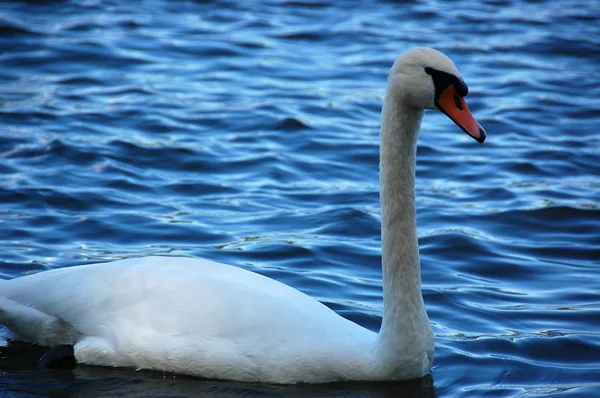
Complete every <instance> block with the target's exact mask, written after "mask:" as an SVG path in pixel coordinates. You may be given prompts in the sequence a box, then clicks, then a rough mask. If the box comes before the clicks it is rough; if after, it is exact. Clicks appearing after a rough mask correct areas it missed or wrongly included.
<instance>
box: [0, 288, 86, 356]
mask: <svg viewBox="0 0 600 398" xmlns="http://www.w3.org/2000/svg"><path fill="white" fill-rule="evenodd" d="M0 324H2V325H4V326H6V327H7V328H8V329H9V330H10V331H11V332H12V333H13V335H14V337H15V338H16V339H18V340H25V341H29V342H32V343H36V344H39V345H42V346H48V347H51V346H55V345H59V344H73V343H74V342H75V339H76V336H77V332H76V331H75V330H74V329H73V328H72V327H71V326H70V325H69V324H68V323H66V322H65V321H63V320H62V319H59V318H56V317H54V316H52V315H48V314H45V313H43V312H41V311H39V310H37V309H35V308H32V307H28V306H26V305H23V304H21V303H18V302H16V301H13V300H11V299H9V298H7V297H5V296H3V295H0Z"/></svg>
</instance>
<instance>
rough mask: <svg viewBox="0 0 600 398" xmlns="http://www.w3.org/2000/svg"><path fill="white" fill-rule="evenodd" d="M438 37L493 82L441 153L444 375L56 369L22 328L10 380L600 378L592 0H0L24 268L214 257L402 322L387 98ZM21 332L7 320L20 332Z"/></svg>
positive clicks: (9, 358) (430, 143) (593, 388)
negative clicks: (479, 133)
mask: <svg viewBox="0 0 600 398" xmlns="http://www.w3.org/2000/svg"><path fill="white" fill-rule="evenodd" d="M415 46H433V47H436V48H438V49H439V50H442V51H444V52H445V53H447V54H448V55H449V56H450V57H451V58H452V59H453V60H454V61H455V63H456V64H457V65H458V67H459V69H460V70H461V73H462V75H463V77H464V79H465V81H466V82H467V84H468V85H469V88H470V94H469V97H468V103H469V107H470V109H471V110H472V112H473V113H474V114H475V116H476V118H477V119H478V121H479V122H480V123H481V124H482V125H483V126H484V127H485V129H486V130H487V132H488V140H487V141H486V142H485V144H483V145H479V144H477V143H476V142H475V141H474V140H472V139H471V138H469V137H468V136H467V135H466V134H464V133H462V132H461V131H460V129H459V128H458V127H456V126H455V125H454V124H453V123H452V122H451V121H449V120H448V119H447V118H446V117H445V116H443V115H441V114H439V113H435V112H429V113H427V114H426V117H425V120H424V124H423V128H422V132H421V137H420V141H419V147H418V168H417V187H416V191H417V206H418V209H417V211H418V220H417V221H418V231H419V241H420V247H421V262H422V270H423V295H424V298H425V302H426V305H427V309H428V314H429V317H430V319H431V321H432V326H433V329H434V332H435V335H436V354H435V361H434V367H433V370H432V374H431V376H429V377H426V378H424V379H422V380H417V381H413V382H408V383H387V384H373V383H351V384H341V385H325V386H288V387H285V386H269V385H260V384H239V383H229V382H215V381H204V380H198V379H191V378H182V377H180V376H176V375H165V374H157V373H156V372H145V371H140V372H135V371H131V370H122V369H103V368H93V367H92V368H90V367H78V368H76V369H75V370H74V371H57V372H49V371H38V370H36V360H37V358H38V357H39V355H40V353H43V350H42V351H40V349H39V348H38V347H32V346H28V345H23V344H16V343H9V342H8V341H7V340H6V338H5V337H0V345H3V347H0V374H1V375H2V378H1V379H0V391H1V392H0V395H1V396H11V397H20V396H23V397H25V396H27V397H29V396H59V395H60V394H64V395H60V396H70V395H72V396H125V397H131V396H200V395H202V396H215V397H216V396H218V397H221V396H225V397H231V396H254V395H262V396H299V397H300V396H373V397H382V396H385V397H397V396H415V397H420V396H436V395H438V396H441V397H481V396H494V397H508V396H511V397H512V396H515V397H532V396H546V395H548V396H570V397H586V396H596V395H598V394H600V209H599V206H600V177H599V176H600V6H599V5H598V2H597V1H595V0H589V1H571V0H553V1H508V0H505V1H503V0H495V1H485V2H483V1H479V0H469V1H461V2H455V1H448V2H442V1H434V0H423V1H407V2H402V3H397V2H392V1H366V0H365V1H344V2H341V1H339V2H334V1H327V0H315V1H311V0H305V1H275V0H273V1H256V2H237V1H231V2H229V1H219V2H212V1H168V0H147V1H139V2H134V1H126V0H112V1H100V0H87V1H56V2H50V1H33V0H32V1H11V2H2V3H1V4H0V122H1V128H0V277H2V278H12V277H18V276H20V275H25V274H29V273H33V272H38V271H43V270H46V269H51V268H58V267H68V266H72V265H77V264H86V263H92V262H100V261H109V260H115V259H120V258H127V257H137V256H143V255H151V254H152V255H167V256H192V257H205V258H209V259H213V260H217V261H221V262H226V263H230V264H234V265H237V266H239V267H243V268H246V269H250V270H253V271H256V272H259V273H262V274H264V275H267V276H269V277H272V278H274V279H277V280H280V281H282V282H284V283H287V284H289V285H291V286H294V287H296V288H298V289H300V290H302V291H304V292H306V293H308V294H309V295H311V296H313V297H315V298H317V299H318V300H320V301H322V302H324V303H325V304H327V305H328V306H330V307H332V308H334V309H335V310H336V311H338V312H339V313H340V314H342V315H343V316H345V317H347V318H349V319H352V320H353V321H356V322H358V323H360V324H361V325H364V326H365V327H367V328H370V329H372V330H378V328H379V325H380V322H381V315H382V300H381V271H380V262H381V257H380V255H381V253H380V237H379V228H380V223H379V202H378V145H379V140H378V131H379V112H380V110H381V105H382V98H383V95H384V92H385V87H386V75H387V72H388V70H389V68H390V66H391V64H392V62H393V60H394V59H395V57H396V56H397V55H399V54H400V53H402V52H403V51H405V50H407V49H410V48H412V47H415ZM2 335H4V333H2Z"/></svg>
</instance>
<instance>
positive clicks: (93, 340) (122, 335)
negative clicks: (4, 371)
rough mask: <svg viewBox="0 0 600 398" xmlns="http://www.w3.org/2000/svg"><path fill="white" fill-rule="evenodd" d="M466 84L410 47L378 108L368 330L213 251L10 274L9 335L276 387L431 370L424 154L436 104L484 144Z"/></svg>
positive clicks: (109, 361) (2, 306)
mask: <svg viewBox="0 0 600 398" xmlns="http://www.w3.org/2000/svg"><path fill="white" fill-rule="evenodd" d="M467 92H468V89H467V86H466V85H465V83H464V81H463V79H462V78H461V76H460V74H459V73H458V70H457V68H456V66H455V65H454V63H453V62H452V61H451V60H450V59H449V58H448V57H447V56H446V55H444V54H442V53H441V52H439V51H437V50H434V49H431V48H417V49H413V50H410V51H408V52H405V53H404V54H402V55H400V56H399V57H398V58H397V59H396V61H395V62H394V64H393V66H392V68H391V70H390V73H389V76H388V87H387V92H386V95H385V101H384V105H383V109H382V113H381V115H382V116H381V120H382V124H381V134H380V138H381V146H380V152H381V153H380V155H381V162H380V184H381V194H380V201H381V224H382V239H381V244H382V268H383V272H382V275H383V322H382V325H381V330H380V332H379V333H375V332H373V331H370V330H367V329H365V328H363V327H361V326H359V325H357V324H355V323H353V322H351V321H349V320H347V319H345V318H343V317H341V316H340V315H338V314H337V313H335V312H334V311H332V310H331V309H329V308H328V307H326V306H325V305H324V304H322V303H320V302H318V301H317V300H315V299H313V298H311V297H309V296H308V295H306V294H304V293H301V292H300V291H298V290H296V289H294V288H292V287H289V286H287V285H285V284H283V283H280V282H277V281H275V280H273V279H269V278H267V277H265V276H262V275H259V274H257V273H254V272H251V271H247V270H244V269H241V268H237V267H234V266H230V265H225V264H221V263H217V262H213V261H209V260H205V259H193V258H178V257H159V256H154V257H145V258H130V259H124V260H118V261H114V262H109V263H99V264H89V265H80V266H73V267H67V268H60V269H53V270H48V271H44V272H40V273H37V274H32V275H27V276H22V277H19V278H14V279H10V280H2V281H0V324H3V325H5V327H6V328H8V329H9V332H10V333H11V338H13V339H18V340H22V341H29V342H33V343H37V344H39V345H43V346H48V347H56V346H64V345H68V346H69V347H72V351H71V352H72V353H73V354H74V357H75V359H76V361H77V363H81V364H88V365H99V366H113V367H119V366H120V367H132V368H137V369H154V370H160V371H168V372H173V373H181V374H187V375H193V376H199V377H203V378H214V379H227V380H236V381H243V382H266V383H279V384H288V383H298V382H304V383H326V382H334V381H349V380H363V381H387V380H404V379H414V378H419V377H422V376H424V375H426V374H427V373H428V372H429V371H430V369H431V365H432V360H433V352H434V336H433V332H432V329H431V326H430V324H429V319H428V317H427V313H426V311H425V305H424V302H423V296H422V294H421V270H420V262H419V249H418V242H417V232H416V209H415V191H414V185H415V184H414V183H415V167H416V148H417V138H418V135H419V130H420V125H421V121H422V118H423V114H424V110H425V109H438V110H440V111H442V112H443V113H445V114H446V115H447V116H448V117H449V118H450V119H452V120H453V121H454V122H455V123H456V124H457V125H458V126H459V127H460V128H461V129H462V130H464V131H465V132H466V133H467V134H469V135H470V136H471V137H473V138H474V139H475V140H477V141H478V142H480V143H482V142H483V141H484V140H485V137H486V134H485V131H484V130H483V128H482V127H481V126H480V125H479V124H478V123H477V121H476V120H475V119H474V118H473V116H472V115H471V113H470V111H469V108H468V107H467V104H466V103H465V100H464V97H465V96H466V95H467Z"/></svg>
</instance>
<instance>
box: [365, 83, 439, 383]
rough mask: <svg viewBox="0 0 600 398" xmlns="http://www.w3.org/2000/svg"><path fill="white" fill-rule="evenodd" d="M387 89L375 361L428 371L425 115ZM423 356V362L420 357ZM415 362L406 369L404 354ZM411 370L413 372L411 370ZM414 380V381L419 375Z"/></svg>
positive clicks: (386, 368)
mask: <svg viewBox="0 0 600 398" xmlns="http://www.w3.org/2000/svg"><path fill="white" fill-rule="evenodd" d="M396 93H397V91H396V90H392V89H390V88H388V92H387V94H386V98H385V103H384V106H383V110H382V125H381V147H380V153H381V164H380V185H381V193H380V200H381V224H382V225H381V228H382V229H381V244H382V257H383V258H382V260H383V323H382V325H381V331H380V333H379V336H378V339H377V357H378V360H377V362H378V363H379V366H382V367H383V369H382V371H383V372H385V373H394V374H397V373H402V374H406V373H407V372H411V371H416V372H418V370H417V369H415V368H418V367H419V366H418V364H419V363H421V361H422V362H423V364H422V366H423V367H426V368H427V369H426V371H427V370H429V366H430V365H431V359H432V357H433V333H432V331H431V327H430V325H429V319H428V318H427V313H426V312H425V305H424V303H423V296H422V294H421V265H420V261H419V244H418V240H417V225H416V208H415V169H416V152H417V139H418V136H419V129H420V126H421V120H422V119H423V110H421V109H415V108H413V107H410V106H409V105H408V104H406V103H405V102H404V101H403V97H402V96H401V95H400V94H396ZM423 353H427V354H426V355H427V357H425V358H424V357H423V356H424V354H423ZM413 354H414V356H415V358H413V359H411V360H410V361H409V362H413V364H412V366H407V364H406V361H407V359H409V358H407V355H409V356H410V355H413ZM411 367H414V368H413V369H410V368H411ZM417 377H418V376H417Z"/></svg>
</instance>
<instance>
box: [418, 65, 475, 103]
mask: <svg viewBox="0 0 600 398" xmlns="http://www.w3.org/2000/svg"><path fill="white" fill-rule="evenodd" d="M425 73H427V74H428V75H430V76H431V78H432V79H433V85H434V86H435V92H436V96H437V95H439V94H441V93H442V92H443V91H444V90H446V89H447V88H448V87H449V86H450V85H451V84H453V85H454V87H455V88H456V92H457V93H458V95H460V96H461V97H466V96H467V94H469V88H468V87H467V85H466V84H465V82H463V81H462V79H460V78H459V77H458V76H455V75H453V74H451V73H448V72H443V71H441V70H437V69H434V68H432V67H430V66H426V67H425Z"/></svg>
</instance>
